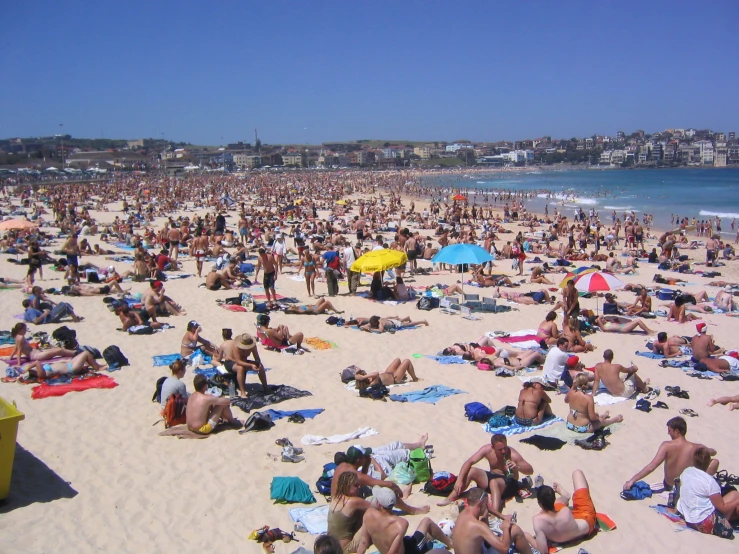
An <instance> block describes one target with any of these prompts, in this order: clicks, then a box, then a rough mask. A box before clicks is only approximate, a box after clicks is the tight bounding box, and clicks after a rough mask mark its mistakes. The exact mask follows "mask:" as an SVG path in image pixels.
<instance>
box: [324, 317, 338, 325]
mask: <svg viewBox="0 0 739 554" xmlns="http://www.w3.org/2000/svg"><path fill="white" fill-rule="evenodd" d="M338 322H339V318H338V317H336V316H335V315H330V316H328V317H327V318H326V323H327V324H328V325H336V324H337V323H338Z"/></svg>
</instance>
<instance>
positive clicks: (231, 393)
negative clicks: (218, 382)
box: [228, 379, 236, 398]
mask: <svg viewBox="0 0 739 554" xmlns="http://www.w3.org/2000/svg"><path fill="white" fill-rule="evenodd" d="M228 396H229V398H235V397H236V385H235V384H234V380H233V379H229V380H228Z"/></svg>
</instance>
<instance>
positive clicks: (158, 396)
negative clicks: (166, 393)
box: [151, 376, 167, 404]
mask: <svg viewBox="0 0 739 554" xmlns="http://www.w3.org/2000/svg"><path fill="white" fill-rule="evenodd" d="M166 380H167V377H166V376H164V377H160V378H159V379H157V386H156V389H154V396H152V397H151V401H152V402H156V403H157V404H161V403H162V385H163V384H164V381H166Z"/></svg>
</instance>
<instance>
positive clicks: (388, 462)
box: [337, 433, 429, 479]
mask: <svg viewBox="0 0 739 554" xmlns="http://www.w3.org/2000/svg"><path fill="white" fill-rule="evenodd" d="M428 439H429V436H428V433H425V434H423V435H421V438H420V439H419V440H417V441H415V442H401V441H393V442H391V443H388V444H383V445H382V446H377V447H375V448H362V449H363V450H365V451H369V453H370V458H371V463H370V464H369V466H368V467H367V475H369V476H370V477H374V478H375V479H386V478H388V477H389V476H390V474H391V472H392V471H393V469H394V468H395V466H396V465H398V464H399V463H402V462H408V460H409V459H410V455H411V451H412V450H415V449H416V448H426V443H427V442H428ZM360 448H361V447H360ZM340 454H341V455H343V453H340ZM338 455H339V453H337V456H338Z"/></svg>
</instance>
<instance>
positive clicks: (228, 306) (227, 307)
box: [221, 304, 249, 312]
mask: <svg viewBox="0 0 739 554" xmlns="http://www.w3.org/2000/svg"><path fill="white" fill-rule="evenodd" d="M221 308H223V309H224V310H228V311H229V312H248V311H249V310H248V309H246V308H245V307H244V306H239V305H238V304H221Z"/></svg>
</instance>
